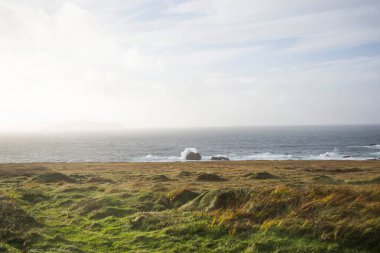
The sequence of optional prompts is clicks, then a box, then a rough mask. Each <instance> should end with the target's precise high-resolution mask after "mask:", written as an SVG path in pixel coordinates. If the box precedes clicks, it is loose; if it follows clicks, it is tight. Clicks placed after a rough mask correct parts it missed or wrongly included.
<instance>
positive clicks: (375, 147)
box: [348, 144, 380, 149]
mask: <svg viewBox="0 0 380 253" xmlns="http://www.w3.org/2000/svg"><path fill="white" fill-rule="evenodd" d="M348 147H349V148H370V149H380V144H375V145H363V146H348Z"/></svg>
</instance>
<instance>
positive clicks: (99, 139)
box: [0, 125, 380, 163]
mask: <svg viewBox="0 0 380 253" xmlns="http://www.w3.org/2000/svg"><path fill="white" fill-rule="evenodd" d="M185 148H197V149H198V151H199V152H200V153H201V155H202V160H210V158H211V156H213V155H218V154H221V155H225V156H227V157H229V158H230V159H231V160H343V159H348V160H350V159H351V160H365V159H374V158H379V157H380V126H379V125H371V126H370V125H368V126H307V127H305V126H302V127H301V126H298V127H297V126H294V127H241V128H202V129H201V128H199V129H172V130H169V129H168V130H145V131H136V130H134V131H125V132H109V133H104V132H103V133H59V134H58V133H45V134H22V135H21V134H1V135H0V162H3V163H4V162H123V161H149V162H152V161H181V160H182V158H181V152H182V151H183V150H184V149H185Z"/></svg>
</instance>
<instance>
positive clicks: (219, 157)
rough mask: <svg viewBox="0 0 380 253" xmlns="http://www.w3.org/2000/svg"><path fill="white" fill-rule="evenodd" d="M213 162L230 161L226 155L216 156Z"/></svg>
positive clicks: (212, 158)
mask: <svg viewBox="0 0 380 253" xmlns="http://www.w3.org/2000/svg"><path fill="white" fill-rule="evenodd" d="M211 160H215V161H229V160H230V159H229V158H228V157H227V156H225V155H215V156H212V157H211Z"/></svg>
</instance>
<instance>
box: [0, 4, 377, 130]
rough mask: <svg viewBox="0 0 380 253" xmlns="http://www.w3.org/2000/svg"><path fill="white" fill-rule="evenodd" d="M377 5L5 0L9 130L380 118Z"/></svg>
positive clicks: (4, 100) (1, 27) (3, 66)
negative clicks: (368, 50) (370, 48)
mask: <svg viewBox="0 0 380 253" xmlns="http://www.w3.org/2000/svg"><path fill="white" fill-rule="evenodd" d="M379 6H380V5H379V3H378V2H377V1H318V2H313V3H311V2H305V1H300V0H297V1H296V0H292V1H287V2H286V3H285V2H278V1H265V2H263V1H248V0H241V1H227V0H223V1H213V0H208V1H206V0H193V1H183V2H180V3H178V2H176V1H162V2H158V1H149V0H146V1H138V2H137V1H120V0H115V1H107V2H105V1H89V0H87V1H82V0H75V1H74V0H73V1H69V0H65V1H43V0H39V1H22V0H16V1H7V0H0V70H1V75H0V115H1V119H0V120H1V124H0V130H28V129H40V128H44V127H45V126H47V125H56V124H59V123H60V122H64V121H70V122H73V121H75V122H76V121H79V120H84V121H88V122H93V121H99V122H105V123H107V122H119V123H121V124H123V125H125V126H126V127H161V126H163V127H166V126H207V125H252V124H259V125H265V124H316V123H329V124H333V123H371V122H372V123H379V122H378V121H376V119H374V118H373V117H372V118H371V117H366V115H370V114H373V113H374V112H376V111H378V110H379V109H380V104H379V102H378V101H377V100H378V99H377V98H376V96H375V94H377V93H378V92H379V87H378V82H379V80H380V77H379V74H378V71H377V69H379V67H380V63H379V61H378V60H377V58H378V56H377V55H374V56H369V55H363V56H361V55H360V52H359V55H358V53H357V54H356V55H355V56H350V52H349V51H350V50H351V49H352V48H358V47H365V46H366V45H369V44H375V45H376V44H379V43H380V36H379V34H380V31H379V28H378V25H377V24H378V23H379V22H380V18H379V17H380V15H378V14H379V10H380V7H379ZM378 48H379V46H377V49H376V48H375V49H374V50H377V51H376V52H378V51H379V49H378ZM336 50H340V51H341V50H347V53H346V54H343V56H340V58H342V57H343V59H340V58H339V59H337V60H334V51H336ZM317 53H318V54H324V55H326V57H327V58H326V59H325V60H313V57H312V56H313V54H317ZM294 57H295V58H296V57H301V58H302V59H303V60H299V61H298V60H297V59H295V60H294V61H292V63H287V62H288V59H289V58H294ZM305 62H306V65H305ZM363 97H366V99H363ZM311 111H312V112H313V114H312V116H311V114H310V112H311Z"/></svg>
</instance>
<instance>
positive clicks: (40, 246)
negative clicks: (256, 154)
mask: <svg viewBox="0 0 380 253" xmlns="http://www.w3.org/2000/svg"><path fill="white" fill-rule="evenodd" d="M377 164H378V163H377ZM377 164H374V166H377ZM212 165H213V166H215V164H212ZM50 166H53V168H49V165H44V166H43V168H44V169H43V170H41V169H38V170H37V169H36V170H32V169H31V170H28V169H27V168H24V167H23V173H26V172H28V173H30V174H28V176H24V175H20V173H19V172H17V170H15V171H14V172H12V173H11V172H9V174H8V175H6V176H3V177H0V252H347V253H348V252H352V253H354V252H380V187H379V184H378V180H376V178H378V176H377V175H376V173H377V172H376V171H375V172H373V171H370V172H368V173H369V174H368V175H364V176H363V175H362V177H361V178H358V179H354V177H353V176H354V174H349V173H343V174H344V176H345V177H347V178H336V176H335V174H334V175H329V176H323V175H322V176H320V175H319V176H318V175H315V174H313V173H315V172H305V174H303V175H302V179H303V180H305V181H304V182H303V183H300V182H301V181H300V178H299V177H298V174H297V177H296V176H294V177H292V176H288V174H284V173H285V172H286V171H288V170H289V169H283V170H281V169H273V170H271V173H273V174H274V175H276V179H275V180H273V179H267V180H266V179H261V180H247V179H246V177H245V176H244V175H247V174H248V172H249V173H254V172H255V171H254V172H252V171H251V170H252V169H244V170H241V168H240V167H239V171H238V172H235V173H236V177H237V178H240V181H238V180H234V181H235V182H234V183H236V185H228V184H232V183H233V182H231V180H228V178H229V177H228V176H226V175H225V174H224V173H227V172H224V171H222V170H219V171H218V172H219V173H218V174H220V175H221V177H223V178H226V179H227V180H226V181H221V182H219V181H215V182H204V181H202V180H201V181H197V175H201V174H202V173H204V171H207V166H210V164H204V165H201V166H203V167H202V170H199V171H197V170H193V171H192V172H191V173H181V172H180V171H184V170H183V169H184V168H183V167H182V166H183V165H182V164H181V165H175V164H170V166H171V168H170V170H173V171H171V172H170V173H172V174H170V173H169V172H168V173H167V174H169V175H167V177H168V178H172V179H171V180H170V181H168V182H162V183H161V182H160V183H157V182H156V181H157V180H156V178H155V176H156V175H155V174H154V169H152V170H150V171H144V172H145V174H141V173H140V172H141V168H139V167H138V166H137V165H136V166H137V167H136V169H124V172H125V173H120V172H121V171H122V170H120V168H116V165H115V168H114V169H112V166H110V165H108V166H107V168H108V169H107V170H98V167H96V170H95V169H94V170H91V169H88V170H89V171H88V173H85V172H86V171H85V169H83V170H80V171H78V170H76V169H74V168H76V166H81V165H76V164H73V165H71V166H73V168H70V166H69V168H67V167H65V168H61V169H59V173H58V172H56V170H57V169H58V168H57V166H58V165H56V164H53V165H50ZM65 166H67V165H65ZM96 166H98V165H96ZM120 166H122V165H120ZM141 166H145V165H141ZM150 166H152V165H150ZM158 166H163V165H158ZM176 166H178V168H177V167H176ZM196 166H198V165H196ZM227 166H231V165H230V163H227ZM265 166H267V164H265ZM308 166H310V165H308ZM356 166H357V167H360V165H356ZM40 167H41V166H40ZM210 167H212V166H210ZM265 168H266V169H267V170H269V169H268V168H267V167H265ZM12 169H14V168H12ZM219 169H220V168H219ZM322 169H323V170H326V168H325V167H322V168H321V170H322ZM187 170H189V169H187ZM187 170H186V171H187ZM209 170H210V171H207V173H210V174H211V173H215V171H214V170H211V169H209ZM229 170H231V168H229ZM240 170H241V171H240ZM36 171H37V172H36ZM81 171H82V172H81ZM158 171H160V172H159V173H157V175H163V174H164V172H163V171H162V170H158ZM257 171H263V168H262V167H260V168H258V169H257ZM335 171H337V170H335ZM308 173H311V174H310V175H309V174H308ZM318 173H320V171H318ZM335 173H336V172H335ZM350 173H363V171H362V170H360V171H359V172H358V171H352V172H350ZM124 174H125V176H121V175H124ZM289 175H290V174H289ZM94 178H96V180H94ZM160 178H164V177H160ZM247 181H249V182H250V184H251V185H250V186H248V187H247V186H246V185H245V186H244V187H242V186H241V185H242V184H243V183H246V182H247ZM145 182H147V183H145ZM335 182H339V183H338V184H337V183H335Z"/></svg>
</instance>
